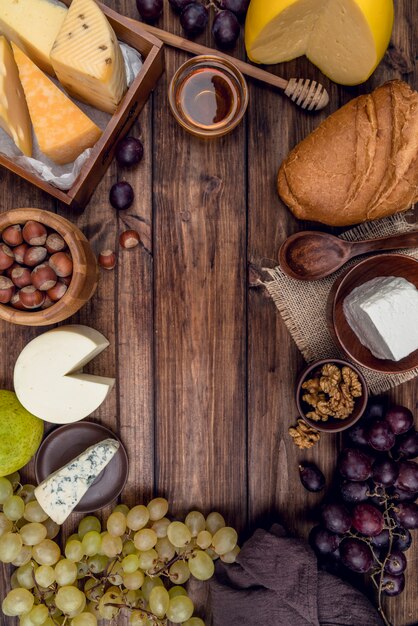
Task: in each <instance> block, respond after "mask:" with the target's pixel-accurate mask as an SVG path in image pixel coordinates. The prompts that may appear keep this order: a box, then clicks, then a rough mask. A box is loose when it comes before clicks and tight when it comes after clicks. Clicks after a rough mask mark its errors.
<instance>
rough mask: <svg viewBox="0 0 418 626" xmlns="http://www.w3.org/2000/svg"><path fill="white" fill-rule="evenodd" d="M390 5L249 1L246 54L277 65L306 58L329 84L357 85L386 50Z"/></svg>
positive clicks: (368, 0) (386, 1)
mask: <svg viewBox="0 0 418 626" xmlns="http://www.w3.org/2000/svg"><path fill="white" fill-rule="evenodd" d="M393 16H394V9H393V0H269V1H268V2H266V0H251V3H250V6H249V8H248V13H247V18H246V22H245V45H246V48H247V54H248V56H249V58H250V59H251V60H252V61H255V62H256V63H281V62H282V61H290V60H291V59H295V58H296V57H299V56H301V55H303V54H305V55H306V56H307V57H308V59H309V60H310V61H312V63H314V64H315V65H317V66H318V67H319V69H320V70H322V72H323V73H324V74H326V75H327V76H328V77H329V78H331V80H333V81H335V82H336V83H340V84H342V85H356V84H358V83H362V82H364V81H365V80H367V78H368V77H369V76H370V75H371V74H372V72H373V71H374V70H375V68H376V66H377V65H378V63H379V62H380V61H381V59H382V58H383V55H384V53H385V51H386V49H387V47H388V45H389V41H390V36H391V33H392V26H393Z"/></svg>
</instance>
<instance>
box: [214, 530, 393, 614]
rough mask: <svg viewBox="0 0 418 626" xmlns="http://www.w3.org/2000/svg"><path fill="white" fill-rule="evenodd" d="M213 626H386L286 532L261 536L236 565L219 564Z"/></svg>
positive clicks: (364, 601) (358, 595)
mask: <svg viewBox="0 0 418 626" xmlns="http://www.w3.org/2000/svg"><path fill="white" fill-rule="evenodd" d="M211 595H212V603H211V604H212V611H213V626H383V621H382V620H381V618H380V616H379V614H378V612H377V611H376V609H375V608H374V607H373V606H372V604H371V603H370V602H369V600H368V599H367V598H366V597H365V596H364V595H363V594H362V593H361V592H360V591H358V590H356V589H354V588H353V587H352V586H351V585H349V584H348V583H346V582H344V581H342V580H340V579H339V578H337V577H335V576H333V575H331V574H328V573H327V572H323V571H318V567H317V560H316V556H315V554H314V552H313V551H312V550H311V548H310V547H309V545H308V544H307V543H306V542H305V541H302V540H299V539H292V538H290V537H287V536H286V534H285V532H284V530H283V528H282V527H281V526H278V525H275V526H273V527H272V529H271V530H270V532H268V531H265V530H261V529H260V530H257V531H256V532H255V533H254V535H253V536H252V538H251V539H250V540H249V541H247V542H246V543H245V544H244V546H243V548H242V550H241V552H240V554H239V556H238V559H237V562H236V563H234V564H233V565H224V564H223V563H219V562H218V564H217V567H216V576H215V578H214V579H213V581H212V584H211Z"/></svg>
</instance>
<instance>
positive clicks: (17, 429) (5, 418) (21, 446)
mask: <svg viewBox="0 0 418 626" xmlns="http://www.w3.org/2000/svg"><path fill="white" fill-rule="evenodd" d="M43 432H44V423H43V421H42V420H40V419H39V418H37V417H35V416H34V415H32V413H29V411H27V410H26V409H25V408H24V407H23V406H22V405H21V404H20V402H19V400H18V399H17V397H16V394H15V393H13V392H12V391H4V390H0V476H7V475H8V474H13V472H16V471H17V470H18V469H20V468H21V467H23V466H24V465H26V463H28V462H29V461H30V460H31V458H32V457H33V455H34V454H35V452H36V451H37V449H38V448H39V445H40V443H41V441H42V435H43Z"/></svg>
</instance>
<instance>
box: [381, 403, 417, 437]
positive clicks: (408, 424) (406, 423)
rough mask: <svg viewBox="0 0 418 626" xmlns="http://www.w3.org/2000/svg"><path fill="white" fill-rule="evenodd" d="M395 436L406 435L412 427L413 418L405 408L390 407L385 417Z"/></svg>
mask: <svg viewBox="0 0 418 626" xmlns="http://www.w3.org/2000/svg"><path fill="white" fill-rule="evenodd" d="M385 420H386V421H387V422H388V423H389V426H390V427H391V429H392V431H393V432H394V433H395V435H402V434H403V433H406V432H407V431H408V430H409V429H410V428H412V426H413V425H414V416H413V415H412V412H411V411H410V410H409V409H407V408H406V407H405V406H398V405H396V406H392V407H391V408H390V409H389V411H388V412H387V413H386V415H385Z"/></svg>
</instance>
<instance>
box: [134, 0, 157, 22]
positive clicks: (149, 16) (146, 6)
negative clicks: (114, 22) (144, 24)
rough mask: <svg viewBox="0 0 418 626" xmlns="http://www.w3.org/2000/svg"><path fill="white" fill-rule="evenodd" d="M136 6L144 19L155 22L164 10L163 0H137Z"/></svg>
mask: <svg viewBox="0 0 418 626" xmlns="http://www.w3.org/2000/svg"><path fill="white" fill-rule="evenodd" d="M136 7H137V9H138V13H139V14H140V16H141V17H142V19H144V20H147V21H149V22H154V21H155V20H157V19H158V18H159V17H160V15H161V13H162V12H163V0H136Z"/></svg>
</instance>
